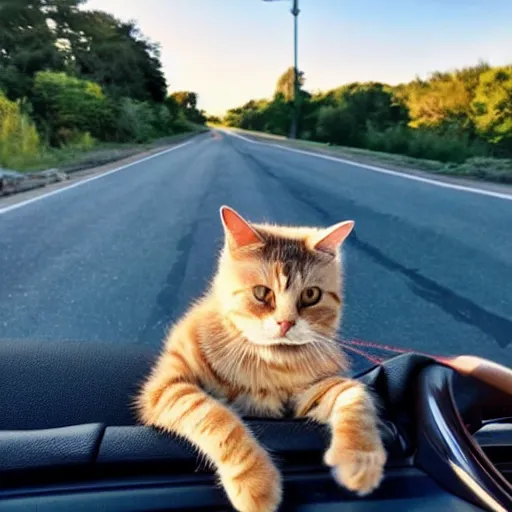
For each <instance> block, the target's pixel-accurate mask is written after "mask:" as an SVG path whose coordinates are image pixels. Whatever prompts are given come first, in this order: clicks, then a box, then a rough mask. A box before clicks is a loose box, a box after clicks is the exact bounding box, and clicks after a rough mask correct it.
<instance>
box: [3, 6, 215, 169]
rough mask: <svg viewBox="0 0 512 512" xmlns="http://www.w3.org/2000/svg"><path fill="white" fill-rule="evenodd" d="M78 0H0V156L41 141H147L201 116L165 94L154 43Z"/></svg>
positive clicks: (9, 158) (185, 99)
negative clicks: (84, 7)
mask: <svg viewBox="0 0 512 512" xmlns="http://www.w3.org/2000/svg"><path fill="white" fill-rule="evenodd" d="M83 3H84V0H0V165H5V166H8V165H9V163H12V162H15V161H16V159H18V158H23V157H27V158H30V157H33V156H35V155H37V153H38V152H40V151H44V149H45V148H47V147H62V146H66V147H70V146H76V147H89V146H93V145H94V144H95V142H96V141H104V142H145V141H148V140H151V139H154V138H157V137H162V136H167V135H171V134H175V133H180V132H184V131H187V130H189V129H190V123H191V122H192V123H199V124H202V123H204V122H205V120H206V119H205V116H204V113H203V112H202V111H200V110H198V108H197V94H195V93H193V92H189V91H182V92H176V93H174V94H171V95H167V83H166V80H165V77H164V74H163V72H162V65H161V61H160V54H159V47H158V45H156V44H154V43H152V42H151V41H149V40H148V39H146V38H145V37H144V36H143V35H142V34H141V33H140V31H139V29H138V28H137V26H136V24H135V23H134V22H127V23H125V22H121V21H119V20H118V19H116V18H114V17H113V16H112V15H110V14H108V13H106V12H102V11H87V10H84V9H82V8H79V7H80V4H83Z"/></svg>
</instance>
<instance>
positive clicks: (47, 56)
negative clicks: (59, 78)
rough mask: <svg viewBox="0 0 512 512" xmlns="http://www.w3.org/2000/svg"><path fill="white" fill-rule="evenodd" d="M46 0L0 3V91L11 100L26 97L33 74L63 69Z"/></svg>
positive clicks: (6, 0)
mask: <svg viewBox="0 0 512 512" xmlns="http://www.w3.org/2000/svg"><path fill="white" fill-rule="evenodd" d="M47 4H48V2H47V1H46V0H3V1H2V2H1V3H0V90H4V92H5V93H6V94H7V96H8V97H9V98H11V99H17V98H22V97H24V96H29V95H30V92H31V90H32V85H33V79H34V75H35V74H36V73H37V72H38V71H40V70H42V69H57V70H60V69H63V65H64V62H63V59H62V56H61V54H60V53H59V50H58V49H57V47H56V45H55V43H56V35H55V33H54V32H53V31H52V29H51V28H50V25H49V24H48V22H47V20H48V17H47V14H46V12H45V9H46V8H47Z"/></svg>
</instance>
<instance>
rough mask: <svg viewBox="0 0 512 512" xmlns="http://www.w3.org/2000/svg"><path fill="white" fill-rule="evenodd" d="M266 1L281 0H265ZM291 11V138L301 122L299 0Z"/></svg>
mask: <svg viewBox="0 0 512 512" xmlns="http://www.w3.org/2000/svg"><path fill="white" fill-rule="evenodd" d="M264 1H265V2H272V1H274V2H275V1H279V0H264ZM291 13H292V14H293V115H292V123H291V126H290V138H291V139H296V138H297V127H298V124H299V110H300V95H299V68H298V31H299V13H300V10H299V0H293V6H292V10H291Z"/></svg>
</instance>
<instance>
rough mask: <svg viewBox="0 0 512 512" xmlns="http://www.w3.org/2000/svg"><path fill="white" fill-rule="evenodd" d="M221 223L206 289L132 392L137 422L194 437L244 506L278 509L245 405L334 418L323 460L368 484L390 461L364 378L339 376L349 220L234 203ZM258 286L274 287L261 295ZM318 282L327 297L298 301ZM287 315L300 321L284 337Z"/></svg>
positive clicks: (343, 478)
mask: <svg viewBox="0 0 512 512" xmlns="http://www.w3.org/2000/svg"><path fill="white" fill-rule="evenodd" d="M233 215H234V216H236V217H233ZM223 222H224V227H225V231H226V243H225V247H224V249H223V251H222V253H221V256H220V260H219V266H218V270H217V274H216V276H215V279H214V280H213V283H212V286H211V289H210V290H209V291H208V292H207V293H206V294H205V296H204V297H203V298H202V299H200V300H199V301H198V302H197V303H196V304H194V305H193V306H192V307H191V308H190V310H189V311H188V313H187V314H186V315H185V316H184V317H183V318H182V319H181V320H180V321H179V322H178V323H177V324H176V325H175V326H174V328H173V329H172V330H171V331H170V333H169V335H168V337H167V340H166V342H165V345H164V349H163V351H162V354H161V356H160V358H159V360H158V361H157V364H156V365H155V367H154V368H153V371H152V373H151V375H150V376H149V377H148V379H147V381H146V382H145V384H144V386H143V388H142V390H141V392H140V394H139V395H138V397H137V408H138V412H139V418H140V420H141V421H142V422H143V423H144V424H146V425H153V426H155V427H158V428H161V429H164V430H166V431H168V432H171V433H174V434H177V435H179V436H181V437H183V438H185V439H187V440H188V441H190V442H191V443H193V444H194V445H195V446H196V447H197V448H198V449H199V451H200V452H201V453H202V454H203V455H205V456H206V457H207V458H208V459H209V460H210V461H211V463H212V464H213V466H214V468H215V469H216V471H217V473H218V475H219V478H220V481H221V483H222V485H223V487H224V489H225V491H226V493H227V495H228V497H229V499H230V500H231V502H232V504H233V506H234V507H235V508H236V509H237V510H240V511H244V512H245V511H247V512H252V511H260V510H261V511H267V510H268V511H273V510H276V509H277V507H278V505H279V503H280V502H281V478H280V475H279V472H278V470H277V469H276V467H275V466H274V464H273V462H272V461H271V459H270V457H269V455H268V454H267V453H266V452H265V450H263V448H262V447H261V446H260V445H259V444H258V443H257V441H256V440H255V438H254V436H253V435H252V434H251V432H250V431H249V429H248V428H247V426H246V425H245V424H244V423H243V421H242V419H241V415H243V414H250V415H257V416H263V417H275V418H279V417H282V416H283V415H284V414H286V413H288V412H289V411H292V412H293V413H294V415H295V416H296V417H308V418H311V419H313V420H315V421H318V422H321V423H325V424H328V425H330V427H331V430H332V441H331V445H330V447H329V450H328V451H327V453H326V455H325V462H326V464H327V465H329V466H332V467H334V468H335V474H336V476H337V479H338V480H339V482H340V483H341V484H342V485H344V486H346V487H347V488H349V489H351V490H353V491H356V492H358V493H360V494H366V493H368V492H371V491H372V490H373V489H374V488H376V487H377V486H378V485H379V483H380V480H381V477H382V471H383V466H384V463H385V460H386V455H385V451H384V448H383V446H382V442H381V439H380V436H379V433H378V430H377V413H376V410H375V406H374V404H373V402H372V400H371V397H370V395H369V394H368V392H367V391H366V390H365V388H364V387H363V386H362V384H361V383H359V382H357V381H353V380H350V379H347V378H344V377H342V375H343V372H344V371H345V370H346V365H345V359H344V356H343V353H342V352H341V350H340V348H339V346H338V345H337V344H336V343H334V342H333V341H332V340H333V338H334V334H335V332H336V329H337V327H338V323H339V321H340V318H341V307H342V302H343V297H342V286H341V285H342V283H341V257H340V252H339V245H340V244H341V242H342V241H343V239H344V237H346V236H347V235H348V233H349V232H350V229H351V227H350V229H348V230H347V227H346V226H342V227H341V228H339V227H336V228H335V229H339V230H344V231H343V232H342V233H337V232H333V231H332V230H330V231H329V230H320V229H315V228H288V227H278V226H268V225H250V224H248V223H247V222H246V221H244V220H243V219H242V218H241V217H239V216H238V214H236V212H233V211H232V210H227V211H226V210H224V211H223ZM340 239H341V241H340ZM254 286H266V287H268V288H269V289H270V290H271V293H270V295H271V296H269V298H268V300H266V302H265V303H262V302H260V301H258V300H256V299H255V297H254V294H253V291H252V290H253V287H254ZM311 286H317V287H319V288H321V290H322V292H323V293H322V295H321V300H320V301H319V302H318V304H314V305H312V306H311V307H302V306H301V302H300V297H301V294H302V292H303V290H304V289H305V288H307V287H311ZM280 320H286V321H290V322H295V325H294V326H293V327H292V328H291V329H290V331H289V332H288V333H286V334H285V335H284V336H281V335H280V334H278V330H276V329H278V324H277V323H276V322H277V321H280ZM274 324H275V325H274Z"/></svg>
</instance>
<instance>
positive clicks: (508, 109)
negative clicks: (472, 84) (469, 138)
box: [472, 66, 512, 151]
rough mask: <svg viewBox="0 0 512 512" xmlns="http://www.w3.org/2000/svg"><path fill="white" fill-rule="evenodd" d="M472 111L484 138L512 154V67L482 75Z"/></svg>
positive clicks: (495, 69) (493, 70)
mask: <svg viewBox="0 0 512 512" xmlns="http://www.w3.org/2000/svg"><path fill="white" fill-rule="evenodd" d="M472 109H473V119H474V122H475V125H476V127H477V129H478V130H479V131H480V132H481V133H482V135H483V136H484V137H486V138H487V139H488V140H489V141H490V142H492V143H497V144H500V145H502V146H504V147H506V148H508V149H509V150H511V151H512V66H507V67H500V68H494V69H490V70H488V71H486V72H484V73H482V74H481V75H480V78H479V83H478V86H477V88H476V92H475V98H474V100H473V102H472Z"/></svg>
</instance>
